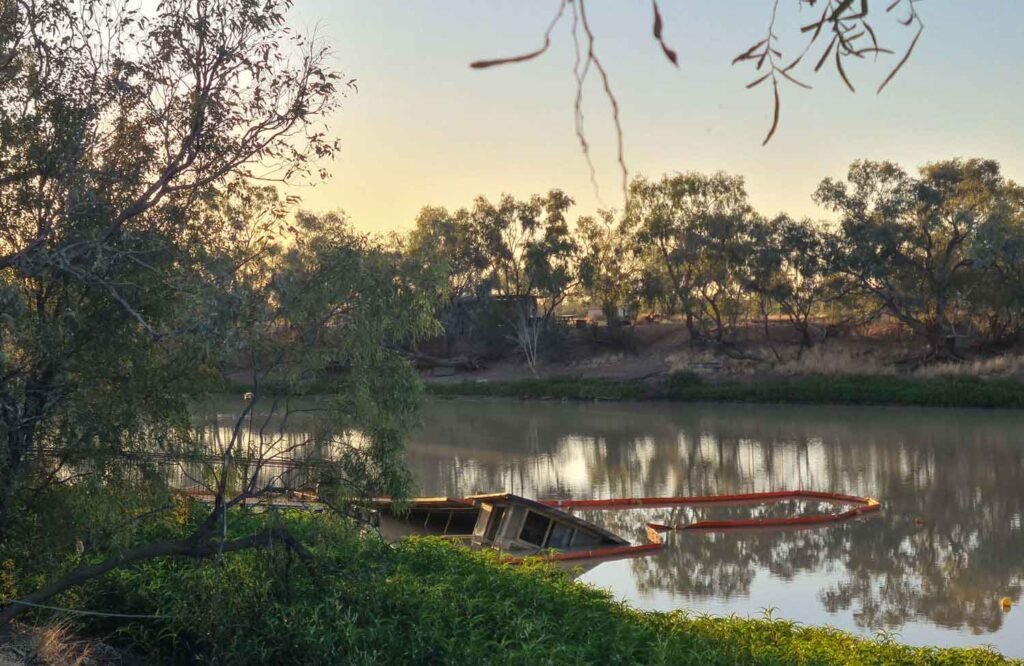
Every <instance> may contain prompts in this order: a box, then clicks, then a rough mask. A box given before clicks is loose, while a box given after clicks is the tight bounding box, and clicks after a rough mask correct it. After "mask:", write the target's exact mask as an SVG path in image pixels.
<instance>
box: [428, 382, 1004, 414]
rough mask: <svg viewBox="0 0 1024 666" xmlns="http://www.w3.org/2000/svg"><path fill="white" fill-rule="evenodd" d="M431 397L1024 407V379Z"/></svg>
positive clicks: (477, 385) (601, 387) (543, 387)
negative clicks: (1023, 380)
mask: <svg viewBox="0 0 1024 666" xmlns="http://www.w3.org/2000/svg"><path fill="white" fill-rule="evenodd" d="M425 385H426V391H427V393H428V394H429V395H432V396H436V397H442V398H453V397H464V396H465V397H503V398H524V399H526V398H529V399H554V400H664V401H678V402H697V401H715V402H762V403H793V404H812V405H908V406H922V407H982V408H1011V409H1019V408H1024V382H1022V381H1020V380H1017V379H1003V378H980V377H969V376H938V377H919V376H896V375H806V376H796V377H767V378H757V379H747V380H740V379H726V380H718V381H716V380H712V379H707V378H704V377H701V376H698V375H696V374H693V373H676V374H672V375H668V376H666V377H662V378H656V379H652V380H639V379H625V380H619V379H600V378H591V377H574V378H569V377H565V378H543V379H524V380H514V381H473V380H464V381H447V382H439V381H429V380H428V381H426V383H425Z"/></svg>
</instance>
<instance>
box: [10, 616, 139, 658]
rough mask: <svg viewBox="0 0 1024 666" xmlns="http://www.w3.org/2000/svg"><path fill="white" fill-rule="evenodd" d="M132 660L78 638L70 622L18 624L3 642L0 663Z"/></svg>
mask: <svg viewBox="0 0 1024 666" xmlns="http://www.w3.org/2000/svg"><path fill="white" fill-rule="evenodd" d="M128 663H132V662H131V661H128V660H126V659H125V657H124V655H123V654H122V653H120V652H119V651H118V650H115V649H114V648H112V647H110V646H108V645H105V644H103V643H98V642H96V641H83V640H79V639H76V638H75V637H74V635H73V633H72V631H71V628H70V627H69V626H68V625H67V624H54V625H49V626H45V627H26V626H18V627H15V628H14V629H13V631H12V634H11V635H10V636H9V637H8V638H6V639H2V642H0V666H108V665H112V664H128Z"/></svg>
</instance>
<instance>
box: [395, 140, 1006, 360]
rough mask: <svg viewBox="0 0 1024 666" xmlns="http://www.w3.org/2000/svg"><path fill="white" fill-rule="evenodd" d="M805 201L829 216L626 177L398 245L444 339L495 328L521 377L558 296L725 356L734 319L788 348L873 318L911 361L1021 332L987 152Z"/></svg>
mask: <svg viewBox="0 0 1024 666" xmlns="http://www.w3.org/2000/svg"><path fill="white" fill-rule="evenodd" d="M813 196H814V200H815V201H816V202H817V203H818V204H819V205H821V206H822V207H824V208H826V209H827V210H829V211H830V212H832V213H834V215H835V219H834V221H830V222H821V221H813V220H809V219H794V218H792V217H790V216H788V215H785V214H781V215H777V216H775V217H766V216H764V215H762V214H760V213H758V212H757V211H755V210H754V208H753V206H751V204H750V202H749V200H748V196H747V192H746V190H745V188H744V183H743V179H742V178H741V177H739V176H732V175H728V174H724V173H715V174H710V175H708V174H700V173H693V172H690V173H677V174H672V175H665V176H663V177H661V178H660V179H657V180H652V179H648V178H644V177H639V178H636V179H634V180H633V181H632V183H631V184H630V187H629V198H628V202H627V205H626V207H625V210H624V211H622V212H621V213H615V212H610V211H603V212H601V213H600V214H599V215H597V216H595V217H589V216H588V217H581V218H579V219H578V220H577V221H576V223H575V225H570V224H569V222H568V213H569V209H570V207H571V206H572V204H573V201H572V199H571V198H569V197H568V196H567V195H566V194H565V193H564V192H561V191H559V190H552V191H551V192H549V193H548V194H546V195H542V196H541V195H538V196H533V197H531V198H529V199H527V200H518V199H515V198H513V197H511V196H508V195H506V196H503V197H501V199H500V200H499V201H498V202H497V203H492V202H491V201H488V200H487V199H486V198H483V197H481V198H478V199H477V200H476V201H475V202H474V203H473V206H472V207H471V208H462V209H459V210H456V211H448V210H446V209H443V208H424V209H423V210H422V211H421V212H420V215H419V217H418V219H417V221H416V226H415V229H414V231H413V232H412V234H411V236H410V237H409V239H408V243H407V251H408V252H409V253H411V254H412V255H414V256H416V257H418V260H419V261H421V262H424V264H426V265H438V264H439V265H441V266H442V267H443V268H442V272H443V273H444V274H445V275H447V279H448V285H447V288H448V295H449V298H448V301H447V304H446V305H445V306H444V307H443V311H442V315H441V319H442V321H443V322H444V324H445V327H446V331H447V335H448V336H449V338H453V337H454V338H458V337H460V336H461V337H469V338H471V339H477V340H479V339H484V338H486V335H487V333H488V331H491V334H492V335H493V331H494V330H496V329H495V325H496V323H497V324H501V325H503V326H504V329H503V330H504V331H506V334H507V335H508V337H509V338H511V339H512V340H514V341H515V342H516V344H517V346H518V347H519V349H520V350H521V351H522V353H523V355H524V357H525V359H526V361H527V362H528V363H529V364H530V365H531V367H532V366H533V365H534V364H535V363H536V361H537V355H538V351H539V348H540V347H541V346H542V345H543V341H544V339H545V336H546V335H548V334H550V331H551V330H552V328H553V327H554V326H553V325H554V323H555V321H556V320H555V317H554V314H555V312H556V310H557V309H558V308H559V306H560V305H562V304H563V303H565V302H566V300H567V299H577V300H579V301H582V302H587V303H590V304H594V305H597V306H599V307H600V308H601V309H602V310H603V311H604V313H605V315H606V316H607V319H608V321H609V323H610V324H613V323H615V322H616V321H621V320H635V318H636V317H637V316H638V315H639V314H641V313H642V312H649V311H655V312H658V313H662V314H664V315H675V316H679V317H680V318H681V319H682V320H684V321H685V323H686V326H687V329H688V331H689V335H690V339H691V341H692V342H693V343H694V344H702V345H710V346H714V347H717V348H720V349H724V350H729V349H730V348H734V347H735V342H736V340H735V332H736V330H737V324H738V322H741V321H747V322H749V321H756V322H759V323H760V324H763V326H762V328H763V336H764V337H765V342H767V343H768V346H769V347H770V348H771V349H772V350H773V351H774V353H775V355H776V357H778V356H779V352H778V350H776V348H775V345H774V344H773V342H772V339H771V327H770V326H769V322H770V321H777V320H778V319H782V320H783V321H787V322H788V323H789V324H790V325H791V326H792V327H793V329H795V331H796V332H797V333H798V334H799V336H798V337H799V340H800V344H799V347H800V349H801V350H802V349H804V348H806V347H810V346H812V345H814V344H816V343H817V342H818V341H820V340H823V339H824V338H826V337H827V336H828V335H829V334H830V333H833V332H836V331H838V330H842V329H844V328H848V327H853V326H857V325H862V324H865V323H868V322H871V321H873V320H875V319H876V318H879V317H882V316H887V317H888V318H889V319H890V320H892V321H894V322H896V323H897V324H898V325H900V326H902V327H905V328H906V329H908V330H909V331H910V332H911V333H912V334H913V335H914V336H915V337H916V338H917V339H919V340H921V341H922V343H923V345H922V353H921V357H920V359H919V360H920V361H929V360H954V359H957V358H959V357H960V356H961V355H962V354H963V353H964V352H965V351H966V350H969V349H978V348H998V347H1000V346H1006V345H1010V344H1013V343H1014V342H1015V341H1017V340H1018V339H1019V338H1020V335H1021V331H1022V326H1024V316H1022V315H1024V189H1022V188H1021V187H1020V186H1019V185H1017V184H1016V183H1014V182H1013V181H1010V180H1008V179H1006V178H1005V177H1004V176H1003V175H1002V174H1001V172H1000V167H999V164H998V163H997V162H995V161H992V160H981V159H970V160H960V159H954V160H947V161H942V162H936V163H932V164H928V165H926V166H924V167H922V168H921V169H919V170H918V173H917V174H916V175H914V174H912V173H908V172H907V171H906V170H904V169H903V168H901V167H899V166H898V165H896V164H893V163H891V162H872V161H858V162H854V163H853V164H852V165H851V166H850V168H849V171H848V173H847V176H846V179H845V180H837V179H833V178H826V179H824V180H823V181H822V182H821V183H820V185H819V186H818V188H817V190H816V191H815V192H814V195H813Z"/></svg>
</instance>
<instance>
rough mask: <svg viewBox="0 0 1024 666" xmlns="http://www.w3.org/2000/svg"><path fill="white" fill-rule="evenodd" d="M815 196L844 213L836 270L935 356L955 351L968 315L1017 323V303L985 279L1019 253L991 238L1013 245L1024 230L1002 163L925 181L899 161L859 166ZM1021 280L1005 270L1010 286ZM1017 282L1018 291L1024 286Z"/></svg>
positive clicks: (932, 169)
mask: <svg viewBox="0 0 1024 666" xmlns="http://www.w3.org/2000/svg"><path fill="white" fill-rule="evenodd" d="M815 199H816V200H817V201H818V202H819V203H821V204H823V205H825V206H828V207H829V208H831V209H832V210H834V211H836V212H837V213H839V215H840V216H841V219H840V224H841V231H840V233H839V234H838V235H837V236H836V237H835V239H834V242H835V243H836V244H837V248H836V252H837V254H838V255H840V256H842V257H843V260H842V262H841V263H840V265H839V266H838V267H837V268H838V269H839V270H840V271H842V272H844V273H846V274H847V275H849V276H850V277H851V279H852V280H853V281H854V282H855V284H856V285H857V286H858V287H859V288H860V289H861V290H863V292H864V293H866V294H868V295H869V296H870V297H871V298H872V299H873V300H875V301H876V302H877V303H878V304H879V305H880V306H881V307H884V308H885V309H886V311H887V312H888V313H889V314H890V315H891V316H893V317H894V318H896V319H897V320H898V321H900V322H902V323H903V324H904V325H906V326H907V327H908V328H910V329H911V330H912V331H913V332H914V333H915V334H918V335H920V336H923V337H925V338H926V339H927V340H928V344H929V346H930V349H931V352H932V354H934V355H938V356H947V357H948V356H952V355H954V354H955V353H956V341H957V337H958V335H959V333H958V329H957V324H958V323H963V320H964V319H965V318H964V317H963V316H962V315H959V311H961V310H963V311H967V312H970V311H972V310H973V311H974V313H975V314H980V312H981V311H984V312H986V313H987V315H988V316H989V317H994V318H997V319H1010V320H1012V321H1017V320H1018V315H1017V312H1016V309H1017V305H1018V304H1017V303H1015V302H1013V303H1012V304H1011V303H1008V302H1005V301H1003V302H1000V299H999V296H998V295H997V294H998V291H999V290H996V291H995V292H994V293H993V292H991V291H990V287H991V284H987V283H990V282H991V281H990V280H987V279H986V278H987V277H988V276H987V275H986V273H987V272H989V271H990V270H992V269H993V268H994V266H996V265H998V264H999V263H1001V262H1000V261H999V260H997V259H995V256H996V255H1000V256H1003V257H1004V259H1008V258H1009V256H1011V255H1012V254H1013V252H1014V250H1013V249H1011V248H1012V247H1013V245H1014V244H1013V243H1012V242H1008V243H1004V242H1001V241H995V242H994V243H993V238H994V237H995V236H998V237H1000V238H1005V239H1007V240H1009V239H1012V238H1013V237H1014V236H1016V235H1019V234H1018V230H1019V228H1020V227H1021V225H1022V224H1024V206H1022V205H1021V202H1022V199H1021V196H1020V188H1019V187H1018V186H1016V185H1015V184H1014V183H1012V182H1007V181H1006V180H1005V179H1004V178H1003V176H1002V174H1001V172H1000V168H999V164H998V163H997V162H995V161H993V160H979V159H973V160H966V161H964V160H947V161H943V162H935V163H933V164H928V165H926V166H924V167H922V168H921V169H920V176H919V177H917V178H914V177H912V176H911V175H909V174H908V173H906V172H905V171H904V170H903V169H901V168H900V167H899V166H897V165H895V164H893V163H891V162H869V161H861V162H855V163H853V164H852V165H851V166H850V170H849V173H848V175H847V182H845V183H844V182H840V181H836V180H833V179H826V180H824V181H822V183H821V185H820V186H819V187H818V191H817V193H816V195H815ZM995 246H998V247H999V248H1000V249H999V250H996V251H995V252H994V253H993V252H992V250H991V249H990V248H993V247H995ZM1007 251H1008V253H1007ZM985 259H987V260H985ZM1011 261H1012V260H1011ZM1014 277H1015V275H1014V273H1013V272H1012V271H1010V272H1005V271H1003V272H1002V273H1000V278H1001V279H1002V280H1005V279H1006V278H1011V279H1012V278H1014ZM1009 286H1010V291H1011V292H1015V293H1019V289H1020V285H1019V284H1011V285H1009ZM989 294H992V295H993V296H995V297H994V298H987V296H988V295H989ZM986 301H987V302H986ZM978 306H982V307H980V308H979V307H978ZM1007 306H1009V311H1006V307H1007ZM958 320H960V321H958Z"/></svg>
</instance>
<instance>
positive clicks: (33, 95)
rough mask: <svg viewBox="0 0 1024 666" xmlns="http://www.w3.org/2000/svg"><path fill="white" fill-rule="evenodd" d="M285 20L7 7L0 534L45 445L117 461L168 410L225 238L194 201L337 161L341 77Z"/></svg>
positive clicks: (1, 118)
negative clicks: (217, 243)
mask: <svg viewBox="0 0 1024 666" xmlns="http://www.w3.org/2000/svg"><path fill="white" fill-rule="evenodd" d="M12 7H13V9H12ZM288 7H289V2H288V0H269V2H264V3H258V4H253V3H250V2H246V1H244V0H199V1H198V2H191V1H186V0H164V1H162V2H160V3H159V4H157V5H155V6H154V7H152V9H147V11H141V10H140V9H138V8H136V6H135V5H134V4H133V3H129V2H126V1H122V0H102V1H99V2H94V1H91V0H88V1H86V0H83V1H82V2H71V3H67V2H63V1H57V0H31V1H26V2H18V3H14V4H13V5H12V4H11V3H4V8H5V11H7V12H8V14H7V15H5V22H4V30H5V38H4V44H3V46H2V49H0V50H2V51H3V56H2V57H3V62H2V65H3V67H2V69H3V77H4V80H3V84H2V85H0V292H2V296H0V302H2V303H3V305H4V310H3V312H2V313H0V345H2V354H0V530H2V529H3V527H2V526H3V524H4V523H5V522H6V521H7V519H8V518H9V517H10V507H11V505H12V502H17V501H19V500H18V498H19V497H23V496H24V493H23V491H24V490H25V489H26V488H27V487H28V486H29V485H30V484H29V481H28V477H30V476H31V475H32V474H33V473H35V472H38V471H39V470H38V469H35V470H34V469H33V467H34V466H35V465H36V463H34V462H32V461H33V460H35V461H38V460H39V459H40V458H39V456H36V455H34V454H35V453H36V452H38V450H40V449H41V448H53V447H56V448H60V449H61V451H62V452H64V454H62V455H70V456H73V457H76V458H77V457H82V456H88V455H89V454H90V453H91V452H95V451H113V452H116V451H118V450H121V449H123V448H125V447H126V446H128V445H129V443H130V441H131V440H132V439H133V438H135V436H136V434H137V433H139V432H141V426H142V425H143V423H145V422H147V421H148V422H155V421H153V420H154V419H155V420H156V421H160V420H166V419H168V418H172V416H173V417H174V418H177V416H174V415H180V414H181V410H182V407H183V405H182V401H181V397H182V395H184V394H185V393H187V391H186V389H187V388H188V386H189V384H190V383H191V384H194V383H195V382H196V378H197V377H198V376H200V375H201V373H196V372H195V370H196V368H197V361H199V362H201V361H202V359H203V350H204V349H207V348H208V345H207V342H208V341H207V340H204V339H203V338H204V336H206V335H208V334H209V333H210V332H211V328H210V327H209V326H208V322H207V321H204V319H203V317H202V314H203V313H204V312H206V310H205V309H204V307H202V302H201V301H202V299H201V297H200V294H201V292H200V291H198V290H197V288H195V285H194V281H193V280H192V276H194V275H195V267H196V264H197V262H198V261H199V259H200V257H201V254H202V253H201V251H200V249H201V248H202V247H203V246H204V244H206V243H207V242H208V241H210V239H211V238H212V237H214V236H217V235H218V234H220V233H221V232H222V231H223V230H224V228H223V227H216V226H215V227H211V226H209V225H210V222H211V220H214V221H217V220H219V219H220V218H208V217H204V216H203V215H202V213H201V211H202V208H203V206H204V205H205V204H204V202H206V201H209V199H210V198H211V197H213V196H215V195H216V190H217V189H218V188H222V187H224V186H225V185H226V183H227V182H229V181H230V180H232V179H237V178H246V177H258V178H267V179H278V180H292V179H297V178H302V177H305V176H307V175H316V174H315V173H314V172H315V171H316V168H315V166H314V161H313V160H314V158H321V157H322V158H326V157H329V156H330V155H331V154H332V153H333V152H334V150H335V148H336V146H335V144H334V142H333V141H332V140H330V139H328V138H327V136H326V135H325V133H324V132H323V131H322V129H321V127H320V126H319V125H318V120H319V119H320V118H321V117H323V115H324V114H326V113H328V112H330V111H332V110H333V109H335V108H336V106H337V104H338V100H339V97H340V95H341V94H342V90H343V89H344V81H343V79H341V78H340V75H339V74H338V73H337V72H335V71H333V70H332V69H331V68H330V67H329V66H328V65H327V62H328V60H329V58H330V54H329V52H328V50H327V49H325V48H324V47H322V46H320V45H318V44H316V43H315V42H312V41H309V40H307V39H305V38H303V37H302V36H300V35H298V34H296V33H295V32H293V31H292V30H291V29H290V28H289V26H288V25H287V23H286V19H285V13H286V10H287V9H288ZM157 430H159V429H157ZM61 464H63V463H61ZM55 478H57V477H56V476H54V475H49V476H47V477H46V478H44V479H43V480H46V479H49V480H53V479H55Z"/></svg>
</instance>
